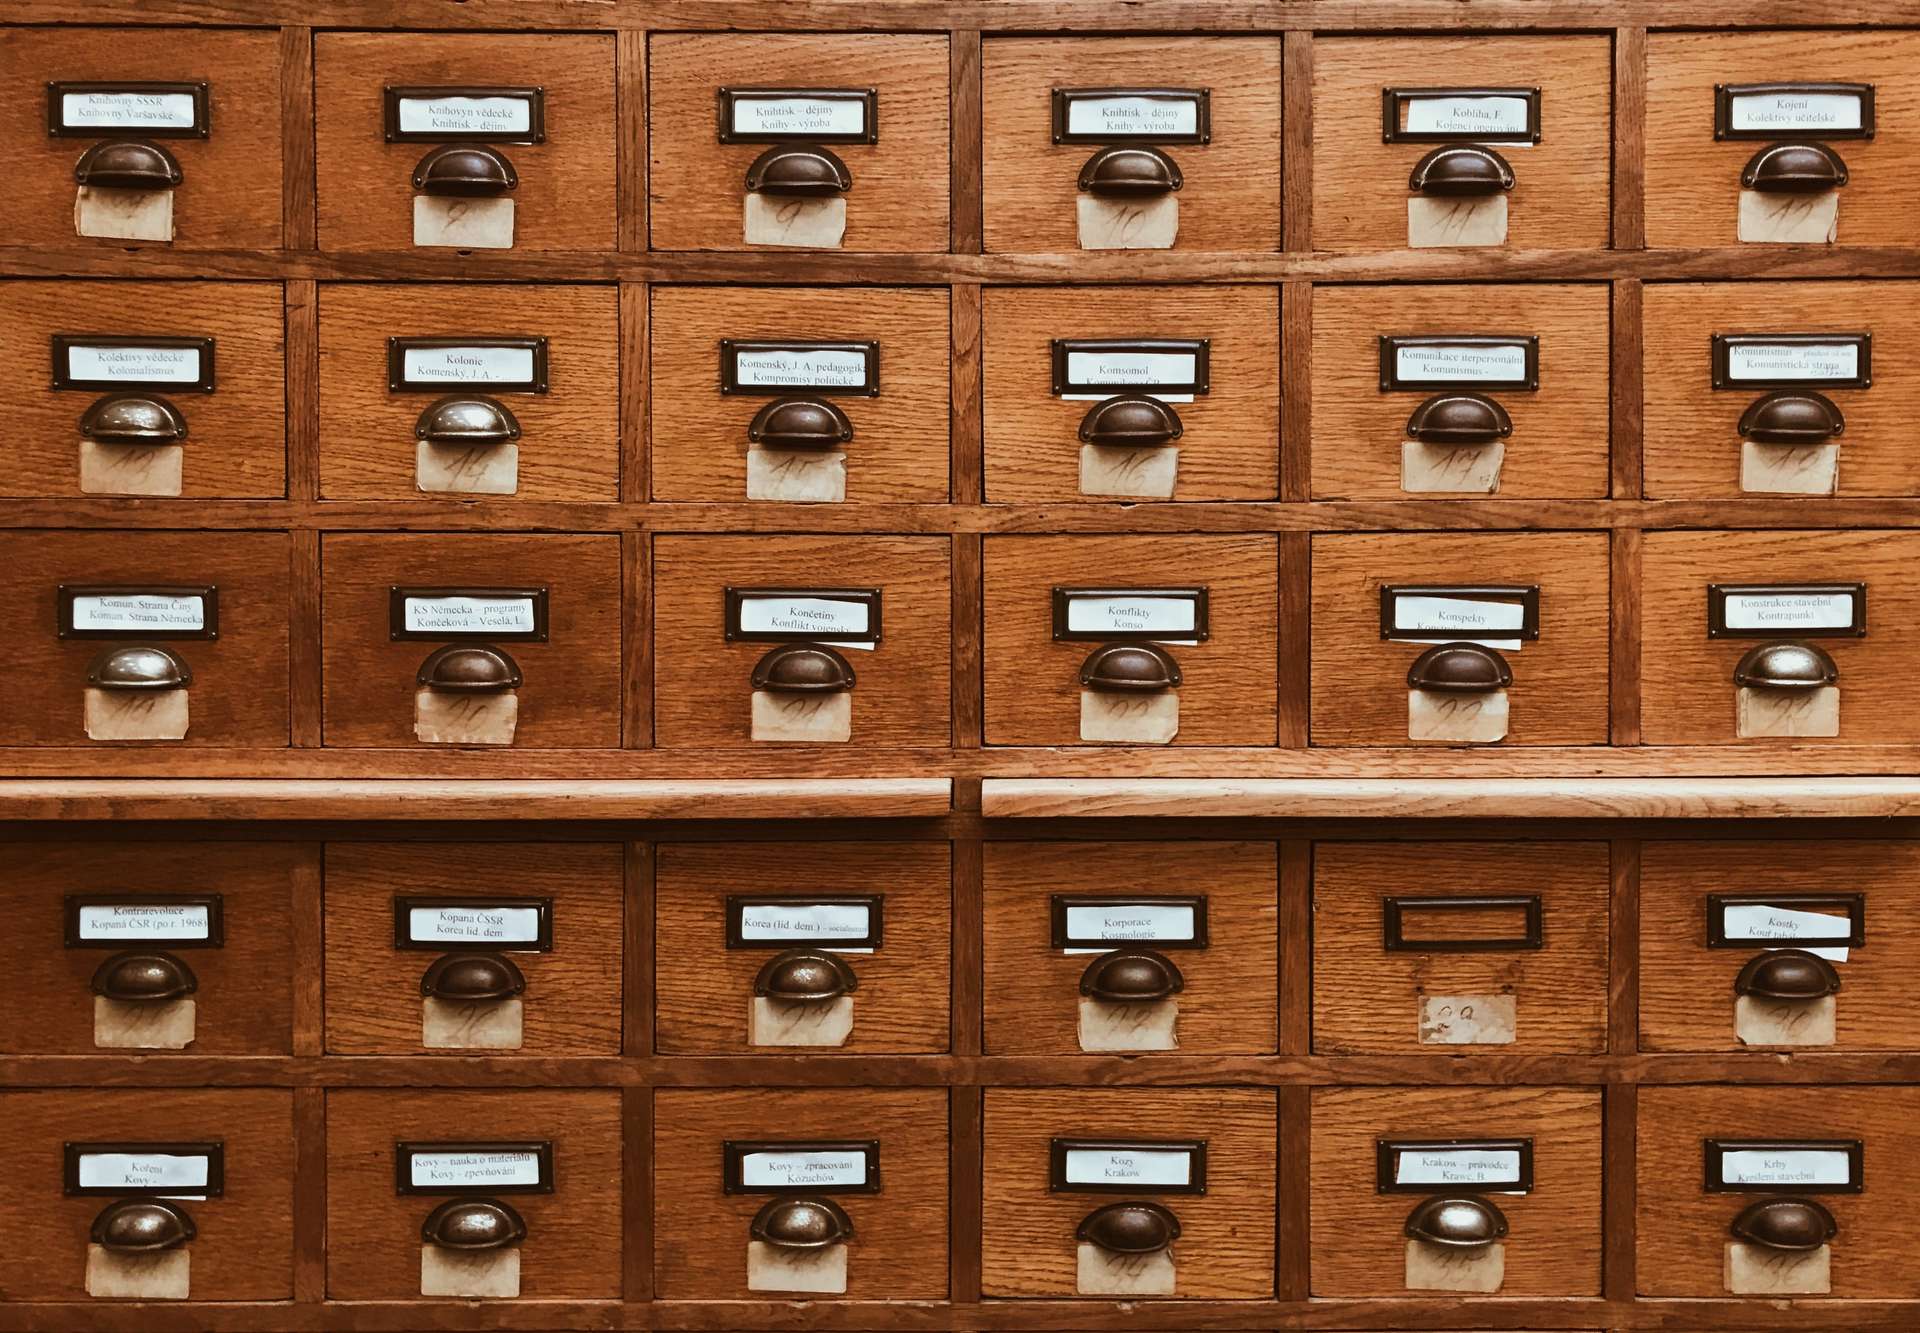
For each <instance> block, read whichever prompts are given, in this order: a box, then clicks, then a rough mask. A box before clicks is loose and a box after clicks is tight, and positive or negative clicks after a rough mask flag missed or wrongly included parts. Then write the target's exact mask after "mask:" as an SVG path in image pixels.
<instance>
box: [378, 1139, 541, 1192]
mask: <svg viewBox="0 0 1920 1333" xmlns="http://www.w3.org/2000/svg"><path fill="white" fill-rule="evenodd" d="M407 1180H408V1183H410V1184H411V1185H412V1186H413V1187H414V1188H415V1189H429V1190H443V1189H464V1188H468V1187H470V1186H475V1185H477V1186H481V1187H483V1188H485V1187H492V1188H496V1189H497V1188H499V1187H500V1186H503V1185H538V1184H539V1183H540V1154H539V1153H536V1152H464V1151H461V1150H459V1149H447V1150H443V1151H438V1152H418V1151H416V1152H413V1153H411V1154H409V1156H408V1158H407Z"/></svg>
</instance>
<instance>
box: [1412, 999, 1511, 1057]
mask: <svg viewBox="0 0 1920 1333" xmlns="http://www.w3.org/2000/svg"><path fill="white" fill-rule="evenodd" d="M1518 1026H1519V1021H1518V1014H1517V1006H1516V1004H1515V1002H1514V998H1513V996H1511V995H1422V996H1421V997H1420V1044H1421V1045H1422V1046H1511V1045H1512V1044H1513V1039H1514V1033H1515V1031H1516V1029H1517V1028H1518Z"/></svg>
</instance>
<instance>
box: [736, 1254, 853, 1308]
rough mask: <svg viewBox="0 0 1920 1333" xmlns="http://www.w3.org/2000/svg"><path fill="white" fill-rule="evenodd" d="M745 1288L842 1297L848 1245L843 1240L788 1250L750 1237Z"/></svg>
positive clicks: (845, 1282)
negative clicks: (815, 1248) (833, 1243)
mask: <svg viewBox="0 0 1920 1333" xmlns="http://www.w3.org/2000/svg"><path fill="white" fill-rule="evenodd" d="M747 1290H748V1291H804V1292H813V1293H815V1294H816V1295H821V1296H844V1295H845V1294H846V1291H847V1247H846V1245H845V1244H844V1243H843V1244H838V1245H829V1246H827V1247H825V1248H824V1249H819V1250H789V1249H784V1248H782V1247H781V1246H778V1245H769V1244H767V1243H766V1242H765V1241H763V1240H750V1241H748V1242H747Z"/></svg>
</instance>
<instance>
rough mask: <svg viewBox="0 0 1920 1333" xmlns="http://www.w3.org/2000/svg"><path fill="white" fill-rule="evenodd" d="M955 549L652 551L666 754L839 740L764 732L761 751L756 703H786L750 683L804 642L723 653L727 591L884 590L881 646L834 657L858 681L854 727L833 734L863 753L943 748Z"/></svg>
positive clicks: (792, 542)
mask: <svg viewBox="0 0 1920 1333" xmlns="http://www.w3.org/2000/svg"><path fill="white" fill-rule="evenodd" d="M948 547H949V543H948V542H947V539H946V538H944V537H661V538H659V539H657V540H656V541H655V542H654V546H653V593H654V595H653V628H654V734H655V737H656V738H657V740H658V742H659V744H661V745H663V746H698V745H753V744H778V743H781V742H779V741H778V740H777V739H776V738H777V737H779V736H787V735H791V736H793V737H794V743H807V742H808V740H809V738H814V739H819V740H821V741H828V740H830V739H831V736H832V735H833V734H836V733H831V732H830V731H829V730H826V729H821V730H817V731H816V730H811V729H809V726H808V725H807V724H806V723H802V724H799V725H796V726H795V727H794V729H792V730H790V731H780V730H775V731H772V732H769V730H768V729H767V728H766V727H765V726H763V727H762V728H761V729H760V735H761V736H762V738H763V739H761V740H759V741H756V740H755V739H754V736H755V723H754V717H755V711H754V696H755V695H756V694H761V695H775V696H777V695H780V694H782V693H784V692H783V691H778V690H772V689H768V690H758V689H756V688H755V686H754V672H755V670H756V668H757V667H759V666H760V664H762V663H763V662H769V658H770V655H771V654H773V653H775V652H778V651H779V650H780V649H782V648H784V647H788V646H791V645H792V644H793V643H797V642H803V641H801V640H793V639H780V638H775V637H770V636H768V635H766V634H763V633H761V632H760V631H758V630H755V629H752V628H751V627H749V629H747V630H746V631H743V632H742V634H741V636H740V637H739V638H738V639H736V640H735V641H733V642H728V639H727V625H728V618H729V617H728V609H727V603H728V599H727V589H728V588H737V589H743V590H750V589H799V590H801V591H802V593H803V594H812V593H819V592H830V591H835V590H842V589H845V590H854V591H856V592H859V593H867V592H871V591H873V590H875V589H878V591H879V594H880V597H879V621H878V623H879V627H880V640H879V643H878V644H877V645H876V646H873V647H871V648H869V649H868V650H865V651H862V650H860V649H858V648H848V649H843V650H837V651H840V652H841V654H842V657H843V659H844V660H845V662H846V664H847V668H848V670H849V671H850V672H851V675H852V680H853V685H852V688H851V690H848V691H845V692H844V694H845V697H849V698H851V700H852V706H851V710H850V714H851V716H850V720H849V721H848V723H847V727H846V728H845V730H844V732H842V733H837V734H842V735H843V736H844V738H846V739H847V740H848V741H849V742H850V743H851V744H853V745H856V746H921V745H940V746H944V745H945V744H946V743H947V740H948V737H949V736H950V734H951V731H952V726H951V723H950V722H949V720H948V718H949V713H948V689H949V682H950V680H951V672H952V667H951V659H950V656H949V653H950V648H949V640H948V617H949V616H950V614H951V595H952V594H951V590H950V588H949V585H948V578H949V572H948V570H949V561H948ZM867 616H868V618H867V620H866V621H865V622H864V623H866V624H867V625H869V626H871V625H872V624H873V623H874V622H873V620H872V618H871V617H872V609H871V607H868V608H867ZM752 623H757V622H749V624H750V626H751V624H752ZM779 623H793V624H802V625H804V624H807V623H810V622H807V621H805V620H796V621H790V622H789V621H788V620H785V619H780V620H779ZM835 623H841V622H835ZM804 632H805V630H804V629H802V630H798V631H793V630H786V631H774V633H775V634H790V633H804ZM822 642H825V643H828V644H831V643H833V642H835V640H834V639H831V638H827V639H823V640H822ZM769 669H771V664H770V663H769ZM843 679H844V678H843ZM825 711H826V710H824V709H823V710H821V712H822V713H824V712H825ZM820 720H822V719H821V718H820V717H818V716H816V717H815V718H813V719H810V721H820ZM824 720H826V721H829V722H830V721H832V719H830V718H829V719H824Z"/></svg>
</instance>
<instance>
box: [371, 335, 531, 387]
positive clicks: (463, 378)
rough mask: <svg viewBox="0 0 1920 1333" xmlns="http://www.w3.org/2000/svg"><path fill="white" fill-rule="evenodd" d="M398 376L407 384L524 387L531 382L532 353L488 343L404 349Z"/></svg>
mask: <svg viewBox="0 0 1920 1333" xmlns="http://www.w3.org/2000/svg"><path fill="white" fill-rule="evenodd" d="M400 373H401V376H402V378H403V379H404V380H405V381H406V382H407V383H408V384H528V383H531V382H532V381H533V380H534V379H535V375H534V349H533V348H532V347H528V346H503V345H500V344H488V343H474V344H472V345H470V346H460V347H408V348H406V349H404V351H403V353H402V356H401V362H400Z"/></svg>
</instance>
